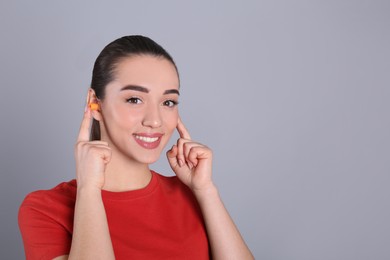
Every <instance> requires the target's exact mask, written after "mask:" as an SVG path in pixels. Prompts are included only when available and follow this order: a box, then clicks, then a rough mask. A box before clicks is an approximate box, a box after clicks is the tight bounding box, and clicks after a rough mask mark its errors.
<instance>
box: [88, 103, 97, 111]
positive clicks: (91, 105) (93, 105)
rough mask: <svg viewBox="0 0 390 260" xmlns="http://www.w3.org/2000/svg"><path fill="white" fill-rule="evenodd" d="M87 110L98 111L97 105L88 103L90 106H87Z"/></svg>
mask: <svg viewBox="0 0 390 260" xmlns="http://www.w3.org/2000/svg"><path fill="white" fill-rule="evenodd" d="M89 108H90V109H91V110H98V109H99V105H98V104H96V103H90V104H89Z"/></svg>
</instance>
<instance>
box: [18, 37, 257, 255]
mask: <svg viewBox="0 0 390 260" xmlns="http://www.w3.org/2000/svg"><path fill="white" fill-rule="evenodd" d="M179 93H180V92H179V76H178V71H177V68H176V65H175V63H174V61H173V59H172V58H171V56H170V55H169V54H168V53H167V52H166V51H165V50H164V49H163V48H162V47H161V46H159V45H158V44H157V43H155V42H154V41H152V40H151V39H149V38H147V37H144V36H126V37H122V38H119V39H117V40H115V41H113V42H112V43H110V44H109V45H107V46H106V47H105V48H104V49H103V50H102V52H101V53H100V55H99V56H98V58H97V60H96V62H95V65H94V69H93V75H92V83H91V88H90V89H89V91H88V96H87V105H86V109H85V113H84V118H83V120H82V123H81V127H80V132H79V136H78V139H77V143H76V145H75V160H76V180H73V181H70V182H67V183H61V184H59V185H58V186H57V187H55V188H53V189H51V190H46V191H36V192H33V193H31V194H29V195H28V196H27V197H26V199H25V200H24V202H23V203H22V205H21V207H20V211H19V226H20V229H21V233H22V237H23V241H24V247H25V252H26V258H27V259H53V258H55V259H208V258H209V257H210V256H211V257H212V258H213V259H253V256H252V254H251V252H250V251H249V249H248V247H247V246H246V245H245V242H244V241H243V239H242V237H241V236H240V233H239V231H238V230H237V228H236V227H235V225H234V223H233V221H232V219H231V218H230V216H229V214H228V212H227V211H226V209H225V207H224V206H223V203H222V201H221V199H220V197H219V194H218V190H217V188H216V187H215V185H214V183H213V181H212V178H211V168H212V152H211V150H210V149H209V148H208V147H206V146H204V145H202V144H199V143H197V142H194V141H192V140H191V137H190V135H189V133H188V131H187V129H186V128H185V126H184V125H183V123H182V121H181V119H180V117H179V112H178V107H177V104H178V99H179ZM91 121H92V126H91V131H90V130H89V129H90V125H91ZM175 129H177V131H178V132H179V135H180V138H179V139H178V140H177V143H176V144H175V145H173V147H172V148H171V149H170V150H169V151H168V152H167V158H168V161H169V164H170V166H171V167H172V170H173V171H174V172H175V174H176V176H175V177H165V176H162V175H160V174H158V173H156V172H154V171H151V170H150V169H149V164H151V163H153V162H155V161H156V160H157V159H158V158H159V156H160V154H161V152H162V150H163V148H164V147H165V145H166V144H167V142H168V140H169V138H170V137H171V135H172V133H173V132H174V131H175Z"/></svg>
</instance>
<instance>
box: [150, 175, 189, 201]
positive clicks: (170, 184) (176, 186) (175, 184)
mask: <svg viewBox="0 0 390 260" xmlns="http://www.w3.org/2000/svg"><path fill="white" fill-rule="evenodd" d="M153 173H154V175H155V176H156V178H157V181H158V183H159V184H158V185H159V187H160V189H162V190H163V191H164V192H165V193H166V194H168V195H172V196H176V197H183V198H186V200H190V201H192V202H193V201H194V199H195V197H194V195H193V193H192V191H191V190H190V188H188V187H187V185H185V184H184V183H182V182H181V181H180V180H179V178H178V177H177V176H175V175H174V176H164V175H161V174H159V173H156V172H153Z"/></svg>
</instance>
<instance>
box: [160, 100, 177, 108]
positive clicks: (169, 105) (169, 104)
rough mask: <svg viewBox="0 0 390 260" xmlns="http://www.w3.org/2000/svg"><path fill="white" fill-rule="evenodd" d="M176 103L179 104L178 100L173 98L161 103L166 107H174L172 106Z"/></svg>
mask: <svg viewBox="0 0 390 260" xmlns="http://www.w3.org/2000/svg"><path fill="white" fill-rule="evenodd" d="M178 104H179V102H177V101H174V100H166V101H164V103H163V105H164V106H167V107H174V106H177V105H178Z"/></svg>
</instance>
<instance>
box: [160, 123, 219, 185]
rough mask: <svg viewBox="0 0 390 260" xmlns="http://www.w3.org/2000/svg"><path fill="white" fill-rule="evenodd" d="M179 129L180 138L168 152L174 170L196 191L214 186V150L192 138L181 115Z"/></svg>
mask: <svg viewBox="0 0 390 260" xmlns="http://www.w3.org/2000/svg"><path fill="white" fill-rule="evenodd" d="M177 131H178V132H179V135H180V138H179V139H178V140H177V143H176V144H175V145H173V146H172V148H171V150H169V151H168V152H167V157H168V161H169V164H170V166H171V168H172V170H173V171H174V172H175V174H176V176H177V177H178V178H179V179H180V180H181V181H182V182H183V183H184V184H186V185H187V186H188V187H190V188H191V189H192V190H193V191H194V192H201V191H205V190H207V189H209V188H212V187H213V186H214V184H213V182H212V179H211V172H212V155H213V154H212V151H211V150H210V149H209V148H208V147H207V146H205V145H202V144H200V143H197V142H194V141H192V140H191V136H190V134H189V133H188V131H187V129H186V127H185V126H184V124H183V122H182V121H181V119H180V117H179V119H178V123H177Z"/></svg>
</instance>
